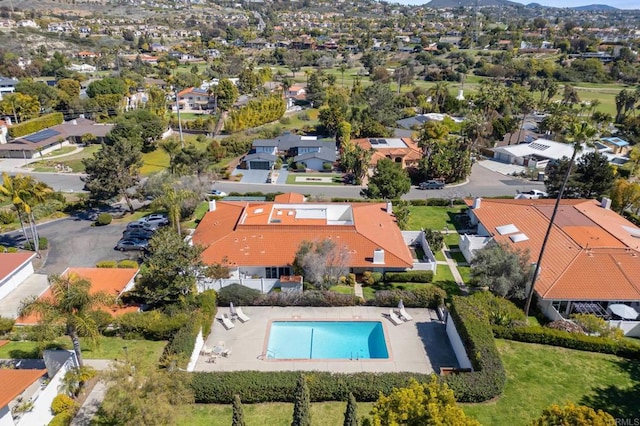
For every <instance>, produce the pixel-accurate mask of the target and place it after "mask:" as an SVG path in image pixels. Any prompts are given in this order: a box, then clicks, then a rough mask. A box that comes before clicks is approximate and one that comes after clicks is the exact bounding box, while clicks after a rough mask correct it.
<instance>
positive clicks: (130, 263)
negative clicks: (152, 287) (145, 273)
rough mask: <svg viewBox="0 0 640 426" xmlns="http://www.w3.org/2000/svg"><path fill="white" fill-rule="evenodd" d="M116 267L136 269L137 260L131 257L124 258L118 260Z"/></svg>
mask: <svg viewBox="0 0 640 426" xmlns="http://www.w3.org/2000/svg"><path fill="white" fill-rule="evenodd" d="M118 268H122V269H138V262H136V261H135V260H131V259H124V260H121V261H120V262H118Z"/></svg>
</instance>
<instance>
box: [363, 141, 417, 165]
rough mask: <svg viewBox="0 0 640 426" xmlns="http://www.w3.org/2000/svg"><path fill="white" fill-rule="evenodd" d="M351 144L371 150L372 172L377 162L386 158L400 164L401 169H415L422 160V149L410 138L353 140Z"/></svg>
mask: <svg viewBox="0 0 640 426" xmlns="http://www.w3.org/2000/svg"><path fill="white" fill-rule="evenodd" d="M353 143H355V144H358V145H360V146H361V147H362V148H364V149H366V150H368V151H369V150H372V151H373V155H372V156H371V162H370V165H369V167H370V169H371V171H373V169H375V167H376V165H377V164H378V161H380V160H382V159H383V158H388V159H390V160H392V161H393V162H394V163H397V164H400V166H402V168H403V169H406V168H407V167H417V166H418V163H419V162H420V159H422V149H420V147H418V145H417V144H416V143H415V141H414V140H413V139H411V138H367V139H354V140H353Z"/></svg>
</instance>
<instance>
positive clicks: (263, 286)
mask: <svg viewBox="0 0 640 426" xmlns="http://www.w3.org/2000/svg"><path fill="white" fill-rule="evenodd" d="M279 282H280V280H278V279H277V278H275V279H273V278H228V279H219V280H207V279H204V280H200V281H199V282H198V290H199V291H201V292H202V291H205V290H216V291H218V290H220V289H221V288H223V287H227V286H230V285H231V284H240V285H243V286H245V287H249V288H253V289H255V290H259V291H261V292H262V293H269V292H270V291H271V290H273V288H274V287H276V286H277V285H278V283H279Z"/></svg>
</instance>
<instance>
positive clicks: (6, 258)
mask: <svg viewBox="0 0 640 426" xmlns="http://www.w3.org/2000/svg"><path fill="white" fill-rule="evenodd" d="M34 256H35V253H34V252H32V251H22V252H19V253H0V282H2V281H4V280H5V279H7V278H9V275H11V274H12V273H13V272H14V271H15V270H16V269H18V268H19V267H20V266H21V265H23V264H24V263H25V262H27V261H29V260H31V259H32V258H33V257H34Z"/></svg>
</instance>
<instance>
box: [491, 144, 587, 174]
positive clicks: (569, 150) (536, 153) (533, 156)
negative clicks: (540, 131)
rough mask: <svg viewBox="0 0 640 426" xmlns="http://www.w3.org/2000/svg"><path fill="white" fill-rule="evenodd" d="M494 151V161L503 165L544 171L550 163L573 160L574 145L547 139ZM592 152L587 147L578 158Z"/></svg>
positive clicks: (503, 147)
mask: <svg viewBox="0 0 640 426" xmlns="http://www.w3.org/2000/svg"><path fill="white" fill-rule="evenodd" d="M492 151H493V158H494V160H497V161H500V162H502V163H507V164H517V165H519V166H524V167H529V168H533V169H544V168H545V167H546V166H547V164H548V163H549V161H556V160H559V159H561V158H562V157H567V158H571V156H572V155H573V145H572V144H568V143H561V142H554V141H550V140H547V139H536V140H534V141H533V142H531V143H521V144H518V145H509V146H500V147H497V148H493V149H492ZM592 151H593V149H592V148H588V147H587V146H586V145H585V146H584V147H583V149H582V151H580V152H579V153H578V155H577V158H579V157H581V156H582V155H584V154H586V153H588V152H592Z"/></svg>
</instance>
